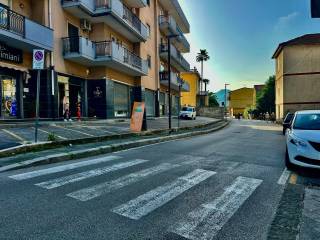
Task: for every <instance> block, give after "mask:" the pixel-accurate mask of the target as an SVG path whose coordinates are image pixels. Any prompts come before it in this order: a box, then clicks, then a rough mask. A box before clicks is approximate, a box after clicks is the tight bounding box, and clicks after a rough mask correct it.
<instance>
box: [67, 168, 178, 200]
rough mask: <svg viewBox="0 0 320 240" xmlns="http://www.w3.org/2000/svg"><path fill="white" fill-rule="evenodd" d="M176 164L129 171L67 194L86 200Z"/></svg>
mask: <svg viewBox="0 0 320 240" xmlns="http://www.w3.org/2000/svg"><path fill="white" fill-rule="evenodd" d="M179 166H180V165H177V164H169V163H163V164H160V165H157V166H155V167H151V168H147V169H144V170H141V171H138V172H134V173H131V174H129V175H126V176H123V177H120V178H118V179H115V180H112V181H108V182H104V183H101V184H98V185H95V186H92V187H88V188H85V189H81V190H78V191H75V192H72V193H69V194H67V196H69V197H72V198H75V199H77V200H80V201H88V200H91V199H94V198H96V197H100V196H102V195H104V194H108V193H110V192H112V191H114V190H118V189H120V188H123V187H126V186H128V185H130V184H134V183H137V182H139V181H141V180H143V179H145V178H146V177H150V176H154V175H156V174H159V173H162V172H165V171H168V170H170V169H173V168H176V167H179Z"/></svg>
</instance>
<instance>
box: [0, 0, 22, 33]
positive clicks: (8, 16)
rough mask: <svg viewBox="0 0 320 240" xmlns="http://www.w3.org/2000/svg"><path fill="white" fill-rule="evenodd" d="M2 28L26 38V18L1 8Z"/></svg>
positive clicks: (0, 23)
mask: <svg viewBox="0 0 320 240" xmlns="http://www.w3.org/2000/svg"><path fill="white" fill-rule="evenodd" d="M0 28H1V29H5V30H7V31H10V32H13V33H15V34H17V35H20V36H25V17H24V16H22V15H20V14H18V13H16V12H14V11H12V10H10V9H7V8H4V7H1V6H0Z"/></svg>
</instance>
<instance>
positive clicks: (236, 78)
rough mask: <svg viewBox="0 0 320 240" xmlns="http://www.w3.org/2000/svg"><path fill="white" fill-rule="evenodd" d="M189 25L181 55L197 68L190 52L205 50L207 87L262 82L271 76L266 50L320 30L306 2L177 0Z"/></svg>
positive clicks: (271, 50)
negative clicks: (187, 50) (186, 50)
mask: <svg viewBox="0 0 320 240" xmlns="http://www.w3.org/2000/svg"><path fill="white" fill-rule="evenodd" d="M179 3H180V5H181V7H182V9H183V11H184V13H185V15H186V17H187V19H188V21H189V23H190V33H189V34H186V37H187V39H188V41H189V43H190V45H191V51H190V53H188V54H185V58H186V59H187V60H188V61H189V63H190V66H191V68H193V67H194V66H196V67H197V69H198V70H199V71H200V63H197V62H196V60H195V59H196V55H197V53H198V52H199V50H200V49H207V51H208V53H209V56H210V60H209V61H208V62H205V63H204V78H207V79H209V80H210V85H209V90H210V91H217V90H219V89H222V88H224V84H225V83H228V84H230V86H229V88H230V89H232V90H234V89H238V88H241V87H253V85H254V84H262V83H264V82H265V81H266V80H267V79H268V77H269V76H271V75H274V68H275V67H274V66H275V63H274V60H272V59H271V57H272V54H273V53H274V51H275V50H276V48H277V46H278V44H279V43H281V42H284V41H288V40H290V39H293V38H295V37H298V36H301V35H304V34H308V33H318V32H320V19H312V18H311V17H310V0H241V1H240V0H179Z"/></svg>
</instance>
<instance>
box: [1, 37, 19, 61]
mask: <svg viewBox="0 0 320 240" xmlns="http://www.w3.org/2000/svg"><path fill="white" fill-rule="evenodd" d="M0 59H1V60H5V61H9V62H14V63H22V61H23V57H22V50H20V49H17V48H12V47H9V46H7V45H6V44H4V43H2V42H0Z"/></svg>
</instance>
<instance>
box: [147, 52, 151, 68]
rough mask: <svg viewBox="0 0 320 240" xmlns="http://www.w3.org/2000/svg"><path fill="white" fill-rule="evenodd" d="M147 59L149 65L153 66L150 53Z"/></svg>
mask: <svg viewBox="0 0 320 240" xmlns="http://www.w3.org/2000/svg"><path fill="white" fill-rule="evenodd" d="M147 61H148V67H149V68H151V56H150V55H148V57H147Z"/></svg>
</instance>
